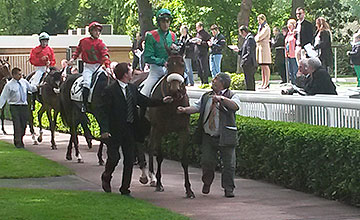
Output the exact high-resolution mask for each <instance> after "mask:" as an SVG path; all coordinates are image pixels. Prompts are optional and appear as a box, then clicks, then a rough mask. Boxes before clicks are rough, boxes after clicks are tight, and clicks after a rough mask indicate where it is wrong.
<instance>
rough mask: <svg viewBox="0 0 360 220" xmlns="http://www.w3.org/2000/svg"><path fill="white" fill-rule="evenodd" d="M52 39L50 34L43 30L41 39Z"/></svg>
mask: <svg viewBox="0 0 360 220" xmlns="http://www.w3.org/2000/svg"><path fill="white" fill-rule="evenodd" d="M49 39H50V36H49V34H48V33H46V32H42V33H41V34H40V35H39V40H40V41H41V40H49Z"/></svg>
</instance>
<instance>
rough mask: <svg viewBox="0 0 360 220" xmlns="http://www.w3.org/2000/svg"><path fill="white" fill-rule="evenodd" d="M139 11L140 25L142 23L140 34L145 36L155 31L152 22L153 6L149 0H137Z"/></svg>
mask: <svg viewBox="0 0 360 220" xmlns="http://www.w3.org/2000/svg"><path fill="white" fill-rule="evenodd" d="M136 3H137V5H138V8H139V11H138V14H139V23H140V33H141V34H142V35H144V34H145V32H146V31H149V30H152V29H154V24H153V22H152V18H153V11H152V5H151V4H150V2H149V0H136Z"/></svg>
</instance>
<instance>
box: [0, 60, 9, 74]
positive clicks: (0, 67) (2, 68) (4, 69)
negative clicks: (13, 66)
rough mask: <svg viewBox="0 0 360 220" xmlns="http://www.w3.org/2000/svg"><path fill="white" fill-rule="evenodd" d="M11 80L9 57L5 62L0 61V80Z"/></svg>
mask: <svg viewBox="0 0 360 220" xmlns="http://www.w3.org/2000/svg"><path fill="white" fill-rule="evenodd" d="M3 78H11V72H10V64H9V57H8V58H7V59H6V60H3V59H0V79H3Z"/></svg>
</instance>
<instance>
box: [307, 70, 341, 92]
mask: <svg viewBox="0 0 360 220" xmlns="http://www.w3.org/2000/svg"><path fill="white" fill-rule="evenodd" d="M304 90H305V92H306V93H307V94H308V95H316V94H328V95H337V92H336V87H335V85H334V83H333V82H332V81H331V77H330V75H329V73H328V72H327V71H326V70H325V68H324V67H319V68H318V69H317V70H315V71H314V72H313V73H312V74H311V76H310V77H309V78H307V79H306V81H305V86H304Z"/></svg>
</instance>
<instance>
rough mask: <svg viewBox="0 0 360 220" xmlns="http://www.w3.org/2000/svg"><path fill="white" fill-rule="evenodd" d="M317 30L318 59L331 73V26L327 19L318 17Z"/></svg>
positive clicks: (315, 43)
mask: <svg viewBox="0 0 360 220" xmlns="http://www.w3.org/2000/svg"><path fill="white" fill-rule="evenodd" d="M316 29H317V31H316V33H315V38H314V49H315V50H317V52H318V57H319V58H320V60H321V63H322V66H323V67H325V68H326V69H327V70H328V71H329V70H330V69H331V68H332V66H333V53H332V50H331V32H330V26H329V24H328V23H327V22H326V20H325V18H323V17H318V18H317V19H316Z"/></svg>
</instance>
